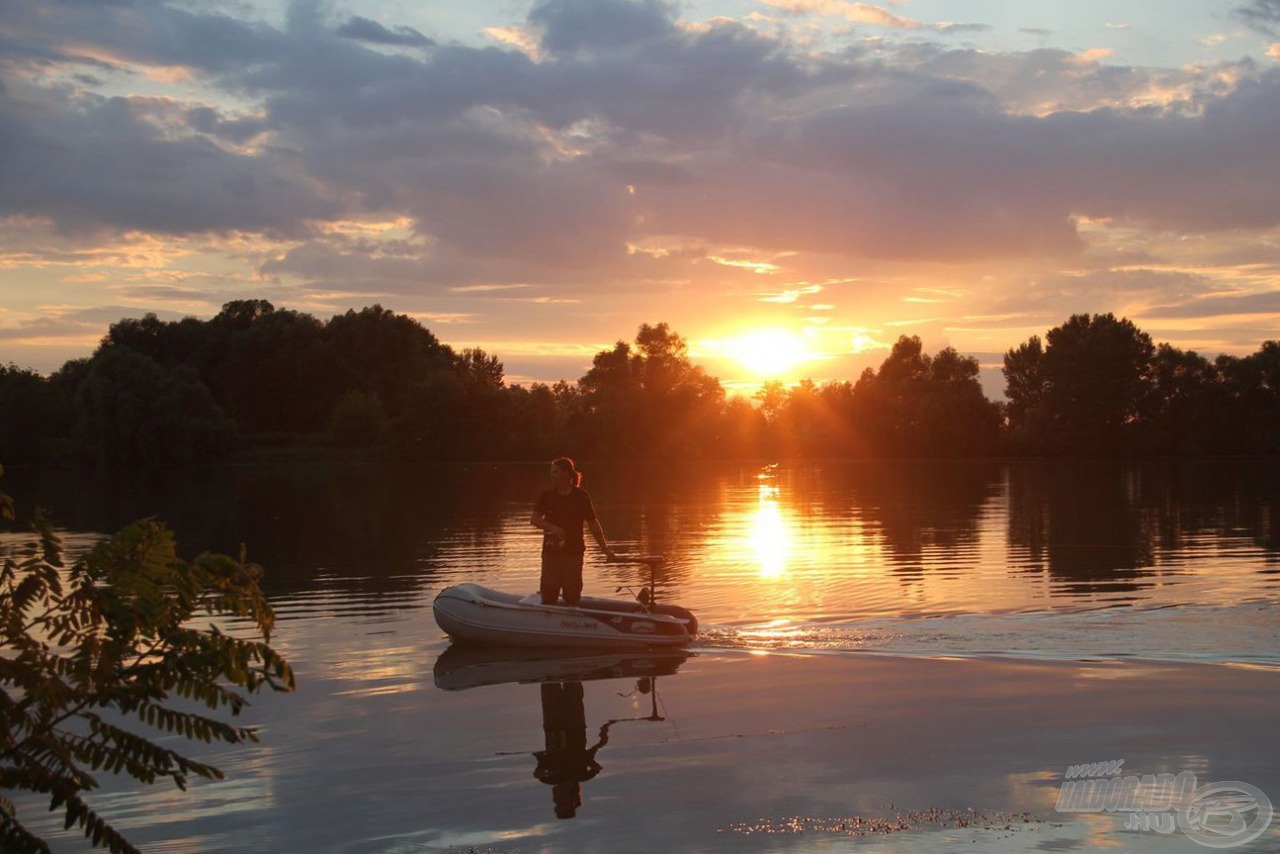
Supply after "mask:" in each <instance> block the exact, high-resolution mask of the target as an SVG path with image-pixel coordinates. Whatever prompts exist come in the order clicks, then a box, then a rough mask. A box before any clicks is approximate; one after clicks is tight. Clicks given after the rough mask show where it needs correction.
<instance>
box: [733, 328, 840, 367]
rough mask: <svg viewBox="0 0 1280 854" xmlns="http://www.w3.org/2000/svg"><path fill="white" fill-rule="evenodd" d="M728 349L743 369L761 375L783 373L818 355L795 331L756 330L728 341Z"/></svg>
mask: <svg viewBox="0 0 1280 854" xmlns="http://www.w3.org/2000/svg"><path fill="white" fill-rule="evenodd" d="M725 349H726V350H727V351H728V353H729V355H731V356H732V357H733V358H734V359H735V360H737V362H738V363H739V364H741V365H742V366H743V367H744V368H746V369H747V370H749V371H751V372H752V373H754V374H756V375H757V376H762V377H777V376H779V375H781V374H785V373H786V372H788V371H790V370H792V369H794V368H796V367H798V366H800V365H802V364H804V363H805V362H811V361H813V360H814V359H817V358H818V354H817V353H815V352H813V351H812V350H811V349H810V348H809V346H808V345H807V344H806V343H805V341H804V339H803V338H801V337H800V336H799V335H797V334H795V333H794V332H788V331H786V330H783V329H757V330H755V331H753V332H748V333H746V334H744V335H740V336H738V337H737V338H733V339H730V340H729V341H726V342H725Z"/></svg>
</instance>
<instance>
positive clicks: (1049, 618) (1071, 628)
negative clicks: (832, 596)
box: [696, 600, 1280, 668]
mask: <svg viewBox="0 0 1280 854" xmlns="http://www.w3.org/2000/svg"><path fill="white" fill-rule="evenodd" d="M1274 614H1275V603H1273V602H1270V601H1261V600H1259V601H1254V602H1244V603H1241V604H1238V605H1231V606H1210V605H1203V606H1199V605H1192V606H1177V607H1163V608H1145V609H1144V608H1129V607H1124V608H1115V607H1112V608H1103V609H1095V610H1076V611H1035V612H1022V613H1010V614H970V613H962V614H931V615H920V616H904V617H876V618H871V619H866V620H842V621H838V622H827V621H809V622H806V621H802V620H775V621H770V622H760V623H750V622H742V623H735V624H712V625H706V626H704V627H703V628H702V631H701V634H700V635H699V636H698V640H697V643H696V647H697V648H704V649H763V650H798V651H806V650H807V651H815V652H830V653H853V652H873V653H882V654H900V655H912V656H930V657H935V656H936V657H946V656H961V657H1017V658H1034V659H1052V660H1064V661H1096V660H1117V661H1133V660H1143V661H1178V662H1206V663H1217V664H1233V665H1239V666H1249V667H1267V668H1271V667H1277V668H1280V627H1278V626H1277V625H1276V623H1275V619H1274Z"/></svg>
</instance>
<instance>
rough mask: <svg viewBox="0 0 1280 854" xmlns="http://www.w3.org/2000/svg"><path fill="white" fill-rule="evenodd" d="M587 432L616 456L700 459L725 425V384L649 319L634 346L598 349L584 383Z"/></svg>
mask: <svg viewBox="0 0 1280 854" xmlns="http://www.w3.org/2000/svg"><path fill="white" fill-rule="evenodd" d="M578 385H579V387H580V388H581V390H582V397H583V404H584V406H583V419H584V427H585V432H586V435H587V436H588V437H589V438H590V439H593V440H594V441H595V443H596V448H595V450H596V451H597V452H598V453H603V454H605V455H608V456H613V457H634V456H638V457H654V456H665V455H674V456H677V457H689V456H696V455H698V454H700V453H706V452H708V451H714V446H715V444H716V438H717V436H718V435H719V432H720V429H721V427H722V426H723V417H722V416H723V408H724V389H723V388H722V387H721V386H720V381H719V380H717V379H716V378H715V377H712V376H710V375H708V374H707V372H706V371H705V370H704V369H703V368H702V367H700V366H698V365H695V364H693V362H692V361H690V359H689V355H688V346H687V345H686V344H685V342H684V339H683V338H681V337H680V336H679V335H677V334H676V333H675V332H673V331H672V330H671V328H670V327H668V326H667V324H665V323H659V324H657V325H656V326H650V325H649V324H647V323H646V324H644V325H642V326H641V327H640V331H639V332H638V333H637V334H636V338H635V348H634V349H632V346H631V345H630V344H628V343H626V342H625V341H619V342H617V344H615V345H614V347H613V349H612V350H603V351H601V352H599V353H597V354H596V356H595V359H594V360H593V361H592V365H591V370H589V371H587V373H586V374H585V375H584V376H583V377H582V379H580V380H579V381H578Z"/></svg>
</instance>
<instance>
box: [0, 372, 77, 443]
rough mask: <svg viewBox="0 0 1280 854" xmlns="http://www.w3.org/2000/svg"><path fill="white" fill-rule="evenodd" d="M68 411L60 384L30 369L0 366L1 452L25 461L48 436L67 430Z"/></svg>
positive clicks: (68, 425)
mask: <svg viewBox="0 0 1280 854" xmlns="http://www.w3.org/2000/svg"><path fill="white" fill-rule="evenodd" d="M70 422H71V413H70V407H69V406H68V405H67V401H66V399H65V397H64V396H63V394H62V393H61V388H60V386H59V384H55V383H53V382H52V381H50V380H47V379H45V378H44V377H42V376H40V374H38V373H36V372H35V371H33V370H29V369H26V368H19V367H18V366H17V365H13V364H10V365H9V366H7V367H6V366H4V365H0V455H3V457H4V459H7V460H19V461H22V462H28V461H32V460H38V459H40V458H41V457H42V456H44V447H45V445H46V443H47V441H48V439H49V438H51V437H53V436H58V435H62V434H64V433H66V432H67V431H68V429H69V428H70Z"/></svg>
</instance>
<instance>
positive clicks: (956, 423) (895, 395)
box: [852, 335, 1000, 456]
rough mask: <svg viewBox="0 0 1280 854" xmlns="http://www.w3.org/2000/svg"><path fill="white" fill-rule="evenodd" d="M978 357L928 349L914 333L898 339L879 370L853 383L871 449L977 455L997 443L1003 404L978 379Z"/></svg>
mask: <svg viewBox="0 0 1280 854" xmlns="http://www.w3.org/2000/svg"><path fill="white" fill-rule="evenodd" d="M978 369H979V366H978V360H977V359H974V358H971V357H967V356H961V355H960V354H959V353H957V352H956V351H955V350H954V349H953V348H951V347H946V348H944V349H942V350H939V351H938V353H937V355H935V356H929V355H927V354H925V353H924V351H923V347H922V346H921V343H920V339H919V338H918V337H916V336H914V335H913V336H906V335H903V336H902V337H900V338H899V339H898V340H897V342H896V343H895V344H894V345H893V349H892V350H891V351H890V353H889V356H888V357H887V358H886V359H885V360H884V362H883V363H882V364H881V365H880V370H879V372H876V371H873V370H871V369H870V368H868V369H867V370H865V371H864V372H863V374H862V377H861V378H859V380H858V382H857V384H856V385H854V387H853V401H852V407H853V410H854V418H855V419H856V422H857V425H858V428H859V430H860V431H861V432H863V433H864V434H865V436H866V438H867V441H868V442H869V444H870V446H871V449H872V450H873V451H878V452H879V453H881V454H889V455H900V454H914V455H924V456H958V455H973V454H979V453H982V452H984V451H987V450H989V449H990V448H991V446H992V444H993V443H994V441H995V437H996V431H997V429H998V428H999V423H1000V411H999V408H998V407H997V406H996V405H995V404H994V403H992V402H991V401H989V400H987V398H986V395H984V394H983V393H982V385H981V383H979V382H978Z"/></svg>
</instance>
